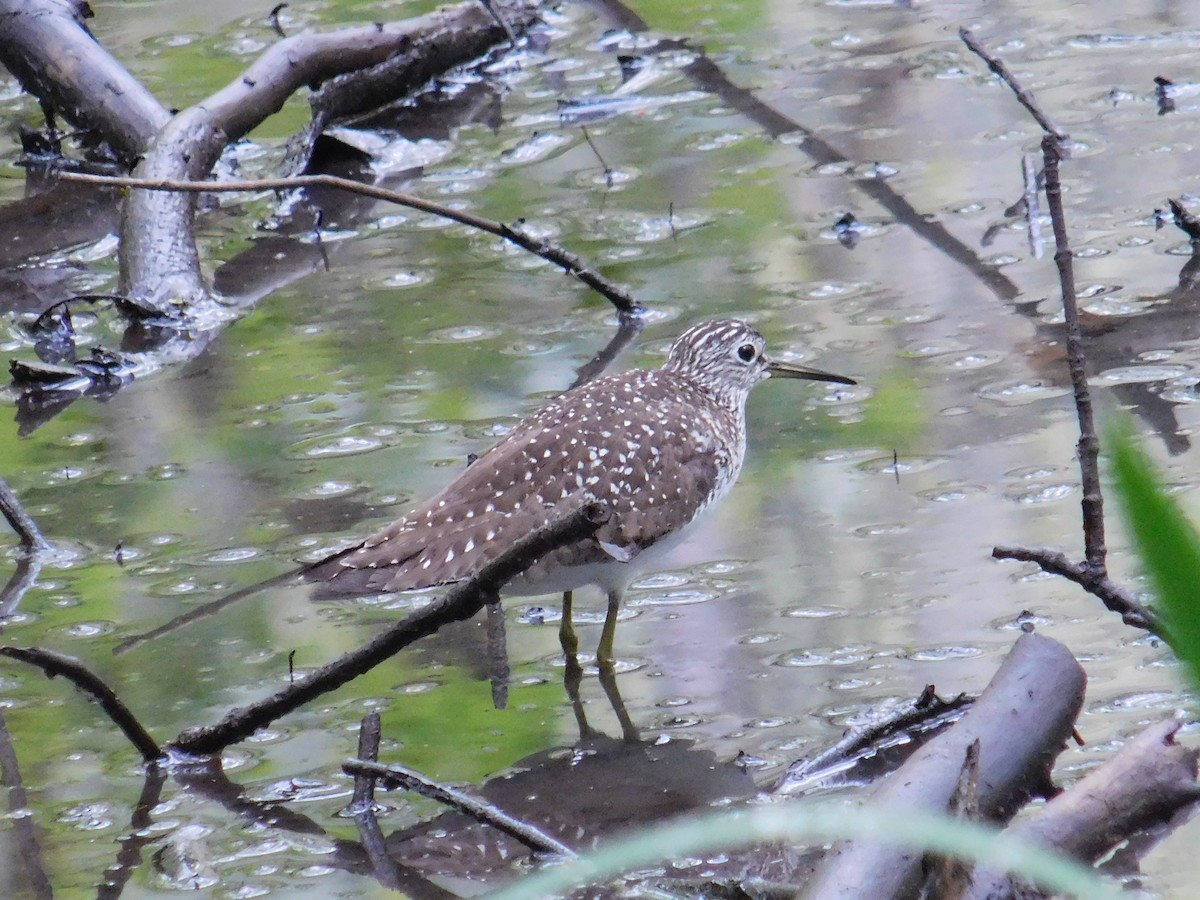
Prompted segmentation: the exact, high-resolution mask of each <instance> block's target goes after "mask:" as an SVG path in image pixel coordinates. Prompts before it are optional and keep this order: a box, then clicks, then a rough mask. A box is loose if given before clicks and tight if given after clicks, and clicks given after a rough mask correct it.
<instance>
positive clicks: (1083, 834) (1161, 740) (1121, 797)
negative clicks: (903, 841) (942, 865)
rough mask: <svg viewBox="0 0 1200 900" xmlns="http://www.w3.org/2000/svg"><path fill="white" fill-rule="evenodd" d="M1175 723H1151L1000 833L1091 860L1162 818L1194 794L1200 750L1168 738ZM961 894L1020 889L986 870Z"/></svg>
mask: <svg viewBox="0 0 1200 900" xmlns="http://www.w3.org/2000/svg"><path fill="white" fill-rule="evenodd" d="M1180 727H1181V723H1180V722H1179V721H1175V720H1167V721H1164V722H1158V723H1155V724H1154V725H1151V726H1150V727H1149V728H1147V729H1145V730H1144V731H1142V733H1141V734H1139V735H1138V736H1137V737H1135V738H1133V739H1132V740H1131V741H1129V742H1128V743H1127V744H1126V745H1125V746H1124V747H1122V748H1121V749H1120V750H1119V751H1118V752H1117V754H1116V755H1115V756H1113V758H1112V759H1110V760H1108V762H1106V763H1105V764H1104V765H1102V766H1100V767H1099V768H1097V769H1094V770H1092V771H1091V772H1089V773H1088V774H1087V775H1086V776H1084V778H1083V779H1081V780H1080V781H1079V782H1077V783H1076V784H1074V785H1072V786H1071V787H1070V788H1069V789H1067V790H1066V791H1064V792H1063V793H1061V794H1059V795H1058V796H1057V797H1055V798H1054V799H1053V800H1051V801H1050V802H1049V803H1047V804H1046V805H1045V806H1044V807H1042V808H1041V809H1039V810H1037V811H1035V812H1034V813H1032V814H1031V815H1029V816H1028V817H1027V818H1025V819H1022V820H1021V821H1019V822H1017V823H1015V824H1014V825H1012V826H1011V827H1010V828H1008V830H1007V832H1006V833H1007V834H1011V835H1012V836H1013V837H1018V838H1021V839H1023V840H1027V841H1029V842H1031V843H1035V844H1042V845H1044V846H1046V847H1049V848H1051V849H1054V850H1059V851H1061V852H1063V853H1066V854H1069V855H1071V856H1074V857H1075V858H1077V859H1079V860H1080V861H1081V862H1085V863H1091V862H1095V861H1096V860H1098V859H1100V858H1102V857H1103V856H1104V855H1105V854H1107V853H1108V852H1109V851H1110V850H1111V849H1112V848H1113V847H1115V846H1116V845H1117V844H1118V843H1120V842H1121V841H1125V840H1128V839H1129V837H1130V836H1131V835H1133V834H1134V833H1136V832H1138V831H1142V830H1144V829H1147V828H1151V827H1154V826H1158V825H1162V824H1164V823H1166V822H1168V821H1169V820H1170V819H1171V817H1172V816H1174V815H1175V813H1177V812H1178V811H1179V810H1180V809H1182V808H1184V807H1186V806H1188V805H1190V804H1192V803H1195V802H1196V800H1197V799H1200V785H1198V784H1197V782H1196V760H1197V754H1198V753H1200V751H1197V750H1192V749H1188V748H1186V747H1183V746H1181V745H1179V744H1177V743H1176V742H1175V734H1176V732H1177V731H1178V730H1179V728H1180ZM965 896H966V897H967V898H969V900H1001V898H1009V897H1014V896H1024V894H1021V893H1020V889H1019V888H1017V887H1016V886H1015V885H1014V884H1013V882H1012V879H1011V878H1010V877H1009V876H1008V875H1006V874H1004V873H1002V872H994V871H986V870H985V871H978V872H976V873H975V878H974V881H973V883H972V886H971V889H970V891H968V892H967V894H965ZM1039 896H1040V895H1039Z"/></svg>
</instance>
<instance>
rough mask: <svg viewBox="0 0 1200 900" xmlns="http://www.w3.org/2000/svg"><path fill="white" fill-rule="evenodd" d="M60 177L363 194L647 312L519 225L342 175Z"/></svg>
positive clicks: (195, 188)
mask: <svg viewBox="0 0 1200 900" xmlns="http://www.w3.org/2000/svg"><path fill="white" fill-rule="evenodd" d="M59 178H60V179H62V180H63V181H77V182H81V183H84V184H101V185H108V186H110V187H126V188H139V189H141V190H147V191H168V192H172V191H173V192H179V193H193V194H206V193H228V192H234V191H290V190H295V189H297V188H304V187H327V188H337V189H339V190H343V191H349V192H351V193H353V194H361V195H362V196H364V197H373V198H375V199H376V200H386V201H387V202H389V203H395V204H398V205H400V206H407V207H409V208H411V209H417V210H420V211H421V212H426V213H430V214H431V215H435V216H441V217H442V218H443V219H450V220H451V221H454V222H458V223H459V224H461V225H467V226H469V227H471V228H476V229H478V230H479V231H485V232H487V233H488V234H493V235H495V236H496V237H498V238H502V239H503V240H506V241H508V242H509V243H512V244H516V245H517V246H518V247H521V248H523V249H525V250H528V251H529V252H530V253H533V254H534V255H536V256H540V257H541V258H542V259H544V260H546V261H547V262H551V263H554V264H555V265H556V266H558V267H559V268H561V269H563V270H564V271H565V272H566V273H567V274H568V275H572V276H574V277H575V278H578V279H579V280H580V281H582V282H583V283H584V284H586V285H587V286H588V287H590V288H591V289H592V290H594V291H596V292H597V293H599V294H600V295H601V296H603V297H604V298H606V299H607V300H608V301H609V302H610V303H612V305H613V306H615V307H616V308H617V309H618V310H619V311H620V312H621V314H622V315H627V316H640V315H641V314H642V313H643V312H645V307H643V306H642V304H641V303H639V302H638V301H637V300H636V299H635V298H634V296H633V295H632V294H630V293H629V292H628V291H626V290H625V289H624V288H622V287H620V286H619V285H617V284H616V283H615V282H612V281H610V280H609V279H608V278H605V277H604V276H603V275H601V274H600V273H599V272H597V271H596V270H595V269H592V268H591V267H589V266H588V265H587V264H585V263H584V261H583V260H582V259H581V258H580V257H578V256H576V255H575V254H574V253H571V252H570V251H569V250H566V249H564V248H562V247H559V246H556V245H555V244H552V243H550V242H549V241H544V240H542V239H541V238H536V237H533V236H532V235H529V234H527V233H525V232H524V231H523V230H521V228H520V227H519V226H517V227H513V226H510V225H505V224H504V223H503V222H495V221H492V220H491V219H485V218H483V217H482V216H477V215H474V214H473V213H469V212H463V211H462V210H457V209H451V208H450V207H448V206H443V205H442V204H441V203H435V202H433V201H432V200H425V199H424V198H422V197H417V196H414V195H412V194H404V193H401V192H400V191H391V190H388V189H387V188H381V187H376V186H375V185H370V184H362V183H361V182H358V181H353V180H351V179H349V178H340V177H338V176H337V175H297V176H294V177H292V178H254V179H245V180H239V181H181V180H176V179H171V178H161V179H160V178H117V177H115V176H108V175H91V174H87V173H84V172H61V173H59Z"/></svg>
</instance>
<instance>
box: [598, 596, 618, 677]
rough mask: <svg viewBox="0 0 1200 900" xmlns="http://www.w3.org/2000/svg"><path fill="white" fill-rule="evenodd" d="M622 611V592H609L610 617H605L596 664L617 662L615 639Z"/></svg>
mask: <svg viewBox="0 0 1200 900" xmlns="http://www.w3.org/2000/svg"><path fill="white" fill-rule="evenodd" d="M620 609H621V592H620V591H609V593H608V615H606V616H605V617H604V630H603V631H601V632H600V646H599V647H597V648H596V662H598V663H606V664H608V665H612V663H613V662H614V661H615V660H616V658H617V657H616V655H615V654H614V653H613V638H614V637H615V636H616V633H617V613H618V612H619V611H620Z"/></svg>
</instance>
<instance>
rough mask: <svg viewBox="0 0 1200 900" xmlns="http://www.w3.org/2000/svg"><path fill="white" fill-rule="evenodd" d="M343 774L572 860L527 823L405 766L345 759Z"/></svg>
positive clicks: (562, 846) (570, 853)
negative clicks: (406, 793)
mask: <svg viewBox="0 0 1200 900" xmlns="http://www.w3.org/2000/svg"><path fill="white" fill-rule="evenodd" d="M342 771H343V772H346V773H347V774H349V775H354V776H356V777H357V776H359V775H368V776H372V777H375V778H379V779H382V780H383V782H384V785H385V786H387V785H398V786H400V787H402V788H404V789H406V790H410V791H415V792H416V793H418V794H420V795H421V796H423V797H429V798H430V799H431V800H437V801H438V802H440V803H445V804H446V805H447V806H451V807H453V808H454V809H456V810H458V811H459V812H461V813H465V814H466V815H468V816H470V817H471V818H473V819H475V821H477V822H482V823H483V824H485V825H491V826H492V827H494V828H496V829H498V830H500V831H503V832H504V833H505V834H507V835H509V836H511V837H514V838H516V839H517V840H518V841H520V842H521V843H522V844H524V845H525V846H526V847H528V848H529V849H530V850H533V851H534V852H537V853H554V854H557V855H559V856H566V857H574V856H575V855H576V854H575V851H574V850H572V849H571V848H570V847H568V846H567V845H566V844H564V843H562V842H561V841H559V840H556V839H555V838H552V837H551V836H550V835H548V834H546V832H544V831H542V830H541V829H540V828H538V827H536V826H535V825H530V824H529V823H528V822H522V821H521V820H520V819H515V818H513V817H512V816H510V815H509V814H508V813H506V812H504V810H502V809H499V808H497V807H495V806H493V805H492V804H490V803H485V802H484V801H482V800H478V799H476V798H475V797H472V796H470V795H468V794H465V793H463V792H462V791H459V790H456V789H455V788H452V787H446V786H445V785H441V784H438V783H437V782H435V781H431V780H430V779H429V778H426V777H425V776H424V775H422V774H421V773H420V772H415V771H413V770H412V769H409V768H407V767H405V766H400V765H395V764H392V765H386V766H385V765H383V764H381V763H377V762H368V761H366V760H361V759H348V760H346V761H345V762H344V763H342Z"/></svg>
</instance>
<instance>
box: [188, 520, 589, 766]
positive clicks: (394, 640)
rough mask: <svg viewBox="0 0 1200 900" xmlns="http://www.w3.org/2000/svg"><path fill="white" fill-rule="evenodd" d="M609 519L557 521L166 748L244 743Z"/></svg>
mask: <svg viewBox="0 0 1200 900" xmlns="http://www.w3.org/2000/svg"><path fill="white" fill-rule="evenodd" d="M611 515H612V513H611V511H610V510H609V508H608V507H607V506H605V505H603V504H600V503H589V504H586V505H584V506H581V507H578V508H577V509H574V510H572V511H570V512H568V513H565V514H563V515H561V516H559V517H558V518H556V519H554V520H552V521H551V522H549V523H548V524H547V525H545V526H543V527H542V528H539V529H537V530H536V531H534V532H533V533H531V534H528V535H526V536H525V537H524V538H522V539H521V540H519V541H517V542H516V543H515V544H513V545H512V546H510V547H509V548H508V549H507V550H505V551H504V552H503V553H501V554H500V555H499V556H498V557H496V559H494V560H492V561H491V562H490V563H488V564H487V565H486V566H484V567H483V568H482V569H480V570H479V572H477V573H476V574H475V575H474V576H473V577H472V578H470V579H469V580H468V581H465V582H462V583H461V584H458V585H455V586H454V587H453V588H452V589H451V590H450V592H449V593H447V594H446V596H445V597H443V598H442V599H441V600H440V601H438V602H436V603H432V604H430V605H429V606H426V607H424V608H423V609H419V610H417V611H416V612H414V613H411V614H410V615H408V616H406V617H405V618H404V619H402V620H401V621H399V622H397V623H396V624H395V625H393V626H392V627H391V628H388V629H387V630H386V631H384V632H382V633H381V634H379V635H377V636H376V637H375V638H373V639H372V640H370V641H368V642H367V643H366V644H364V645H363V646H361V647H359V648H358V649H357V650H353V651H351V652H350V653H346V654H344V655H343V656H340V657H338V658H337V659H336V660H334V661H333V662H331V663H328V664H327V665H325V666H323V667H321V668H320V669H317V670H316V671H315V672H313V673H311V674H310V675H309V676H308V677H306V678H304V679H301V680H300V681H297V682H295V683H294V684H290V685H288V686H287V687H286V688H284V689H282V690H280V691H278V692H276V693H275V694H273V695H271V696H270V697H266V698H264V699H263V700H260V701H258V702H257V703H254V704H251V705H250V706H248V707H243V708H238V709H234V710H232V711H231V712H229V713H228V714H227V715H226V716H225V718H223V719H222V720H221V721H220V722H217V723H216V724H214V725H208V726H204V727H200V728H190V729H188V730H187V731H184V732H183V733H182V734H180V735H179V736H178V737H177V738H175V740H173V741H171V742H170V744H169V745H168V746H169V747H171V748H172V749H175V750H180V751H183V752H184V753H197V754H209V753H217V752H219V751H220V750H223V749H224V748H225V747H228V746H229V745H230V744H233V743H236V742H237V741H240V740H244V739H245V738H247V737H249V736H250V735H252V734H253V733H254V732H255V731H257V730H258V729H259V728H263V727H265V726H267V725H269V724H270V723H271V722H274V721H275V720H276V719H278V718H279V717H280V716H284V715H286V714H287V713H289V712H292V711H293V710H296V709H298V708H299V707H301V706H303V705H304V704H305V703H307V702H309V701H310V700H312V699H314V698H316V697H319V696H321V695H322V694H325V693H328V692H329V691H332V690H335V689H337V688H339V687H341V686H342V685H344V684H346V683H347V682H349V681H351V680H352V679H354V678H357V677H358V676H359V675H361V674H363V673H364V672H367V671H370V670H371V669H372V668H374V667H375V666H377V665H379V664H380V663H381V662H383V661H384V660H386V659H388V658H389V657H391V656H393V655H395V654H396V653H398V652H399V651H400V650H402V649H404V648H405V647H407V646H408V645H409V644H411V643H413V642H414V641H416V640H418V639H420V638H422V637H427V636H428V635H430V634H433V633H434V632H435V631H437V630H438V629H439V628H441V627H442V626H443V625H446V624H448V623H450V622H458V621H462V620H463V619H469V618H470V617H471V616H473V615H475V613H477V612H479V610H480V609H482V608H483V606H484V605H485V604H486V603H487V602H488V601H489V600H491V599H493V598H494V597H495V596H496V595H497V594H498V593H499V591H500V589H501V588H502V587H503V586H504V585H505V584H507V583H508V582H509V581H511V580H512V579H513V578H515V577H516V576H517V575H519V574H520V573H521V572H523V571H525V570H526V569H527V568H529V567H530V566H531V565H533V563H534V562H536V561H537V560H538V559H539V558H540V557H542V556H544V555H545V554H547V553H549V552H550V551H552V550H555V549H557V548H559V547H562V546H565V545H567V544H570V543H573V542H575V541H579V540H584V539H585V538H587V537H588V536H589V535H592V534H594V533H595V531H596V529H597V528H599V527H600V526H601V525H603V524H604V523H605V522H606V521H608V519H609V518H610V517H611Z"/></svg>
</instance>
